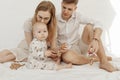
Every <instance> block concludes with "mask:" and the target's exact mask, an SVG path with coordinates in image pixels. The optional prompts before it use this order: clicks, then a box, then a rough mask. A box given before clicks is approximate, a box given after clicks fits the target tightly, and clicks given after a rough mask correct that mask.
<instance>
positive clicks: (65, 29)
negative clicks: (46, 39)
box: [57, 12, 100, 47]
mask: <svg viewBox="0 0 120 80" xmlns="http://www.w3.org/2000/svg"><path fill="white" fill-rule="evenodd" d="M87 23H91V24H93V25H94V27H100V26H99V24H98V23H97V22H95V21H93V20H92V19H89V18H85V17H83V16H82V15H80V14H78V13H76V12H75V13H73V15H72V16H71V18H70V19H69V20H68V21H65V20H63V19H62V17H61V15H58V16H57V39H58V40H57V41H58V45H60V44H62V43H67V44H68V46H69V47H70V45H72V44H74V43H75V42H76V41H78V40H79V39H80V34H79V33H80V32H79V31H80V30H79V29H80V25H86V24H87Z"/></svg>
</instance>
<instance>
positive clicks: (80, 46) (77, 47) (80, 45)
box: [70, 40, 88, 56]
mask: <svg viewBox="0 0 120 80" xmlns="http://www.w3.org/2000/svg"><path fill="white" fill-rule="evenodd" d="M70 50H73V51H74V52H76V53H78V54H82V55H85V56H86V53H87V51H88V45H87V44H85V43H84V42H83V41H82V40H79V41H77V42H76V43H74V44H72V45H71V48H70Z"/></svg>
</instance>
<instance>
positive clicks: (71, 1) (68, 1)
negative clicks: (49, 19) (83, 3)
mask: <svg viewBox="0 0 120 80" xmlns="http://www.w3.org/2000/svg"><path fill="white" fill-rule="evenodd" d="M62 2H64V3H68V4H70V3H74V4H75V5H77V3H78V0H63V1H62Z"/></svg>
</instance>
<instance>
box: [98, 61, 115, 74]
mask: <svg viewBox="0 0 120 80" xmlns="http://www.w3.org/2000/svg"><path fill="white" fill-rule="evenodd" d="M99 67H100V68H101V69H104V70H106V71H108V72H113V71H117V69H116V68H114V67H113V65H111V64H110V63H108V62H106V63H104V64H103V63H102V64H100V66H99Z"/></svg>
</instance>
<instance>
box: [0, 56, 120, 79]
mask: <svg viewBox="0 0 120 80" xmlns="http://www.w3.org/2000/svg"><path fill="white" fill-rule="evenodd" d="M111 63H112V64H113V65H114V66H115V67H117V68H118V69H120V58H114V59H113V61H111ZM9 66H10V62H8V63H4V64H0V80H120V71H115V72H112V73H109V72H107V71H105V70H103V69H99V67H98V66H99V63H98V62H95V63H94V64H93V65H92V66H90V65H89V64H86V65H80V66H73V68H70V69H63V70H59V71H51V70H39V69H34V70H30V69H26V68H25V67H24V66H23V67H21V68H19V69H18V70H11V69H10V68H9Z"/></svg>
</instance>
